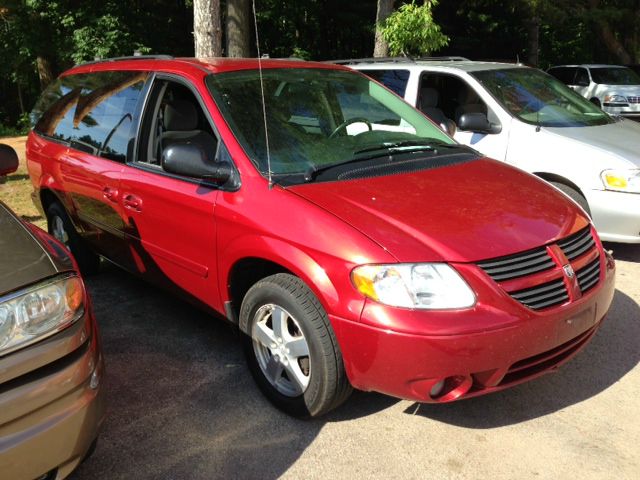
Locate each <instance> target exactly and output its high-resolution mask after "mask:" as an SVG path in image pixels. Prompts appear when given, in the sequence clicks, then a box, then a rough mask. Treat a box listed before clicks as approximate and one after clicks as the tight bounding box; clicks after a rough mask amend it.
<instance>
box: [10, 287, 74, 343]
mask: <svg viewBox="0 0 640 480" xmlns="http://www.w3.org/2000/svg"><path fill="white" fill-rule="evenodd" d="M83 313H84V287H83V285H82V280H80V278H78V277H76V276H69V275H67V276H65V277H58V278H54V279H49V280H48V281H45V282H42V283H39V284H37V285H34V286H32V287H29V288H27V289H25V290H22V291H19V292H16V293H13V294H10V295H7V296H6V297H4V298H0V355H4V354H6V353H9V352H10V351H14V350H17V349H18V348H22V347H25V346H26V345H28V344H31V343H34V342H36V341H38V340H41V339H43V338H45V337H48V336H49V335H52V334H54V333H56V332H58V331H60V330H61V329H63V328H65V327H67V326H68V325H69V324H71V323H73V322H75V321H76V320H77V319H78V318H80V317H81V316H82V314H83Z"/></svg>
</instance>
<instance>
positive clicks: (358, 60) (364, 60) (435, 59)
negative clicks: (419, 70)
mask: <svg viewBox="0 0 640 480" xmlns="http://www.w3.org/2000/svg"><path fill="white" fill-rule="evenodd" d="M416 61H420V62H468V61H469V59H468V58H465V57H457V56H447V57H371V58H349V59H345V60H327V61H326V62H325V63H335V64H337V65H354V64H357V63H415V62H416Z"/></svg>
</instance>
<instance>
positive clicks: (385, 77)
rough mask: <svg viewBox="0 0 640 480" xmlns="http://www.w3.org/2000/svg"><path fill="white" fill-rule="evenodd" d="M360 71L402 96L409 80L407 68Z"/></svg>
mask: <svg viewBox="0 0 640 480" xmlns="http://www.w3.org/2000/svg"><path fill="white" fill-rule="evenodd" d="M361 72H362V73H364V74H365V75H368V76H370V77H371V78H373V79H374V80H375V81H377V82H380V83H381V84H383V85H384V86H385V87H387V88H388V89H389V90H391V91H392V92H395V93H397V94H398V95H400V96H401V97H403V98H404V93H405V92H406V91H407V82H408V81H409V70H361Z"/></svg>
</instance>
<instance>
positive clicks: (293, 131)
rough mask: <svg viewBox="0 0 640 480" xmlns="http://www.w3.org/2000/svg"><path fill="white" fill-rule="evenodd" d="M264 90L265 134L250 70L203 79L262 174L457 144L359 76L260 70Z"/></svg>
mask: <svg viewBox="0 0 640 480" xmlns="http://www.w3.org/2000/svg"><path fill="white" fill-rule="evenodd" d="M263 85H264V98H265V110H266V132H265V114H264V113H263V107H262V91H261V86H260V74H259V72H258V71H257V70H246V71H237V72H228V73H220V74H214V75H210V76H209V77H207V86H208V88H209V90H210V92H211V93H212V96H213V98H214V100H215V101H216V103H217V105H218V107H219V108H220V110H221V112H222V114H223V115H224V117H225V120H226V121H227V122H228V123H229V126H230V127H231V129H232V131H233V133H234V135H235V136H236V138H237V139H238V141H239V142H240V144H241V145H242V146H243V148H244V150H245V152H246V153H247V155H248V156H249V158H250V159H251V160H252V161H253V162H254V164H255V165H256V167H257V168H258V170H259V171H260V172H262V173H263V174H266V173H267V172H268V171H269V172H270V173H272V174H275V175H291V174H303V173H305V172H308V171H310V170H311V171H313V170H318V169H322V168H324V167H326V166H328V165H331V164H337V163H343V162H345V161H349V160H350V159H357V158H358V157H359V156H362V155H370V152H372V151H376V150H377V149H385V148H407V149H410V148H415V147H416V145H422V146H423V147H424V145H425V144H427V143H430V142H431V143H433V142H436V143H438V144H440V145H456V144H455V142H454V141H453V140H452V139H450V138H449V137H447V136H446V135H445V134H444V133H443V132H442V131H440V130H439V129H438V128H437V127H436V126H434V125H433V124H432V123H431V122H429V121H428V120H427V119H426V118H425V117H424V116H423V115H422V114H420V113H419V112H417V111H416V110H414V109H413V108H412V107H410V106H409V105H408V104H406V103H405V102H404V101H402V100H401V99H400V98H398V97H397V96H396V95H394V94H392V93H390V92H389V91H388V90H386V89H385V88H383V87H381V86H380V85H378V84H377V83H375V82H373V81H371V80H370V79H368V78H367V77H365V76H363V75H360V74H358V73H354V72H346V71H335V70H328V69H295V70H293V69H266V70H264V71H263ZM268 160H269V161H270V165H268ZM269 167H270V170H269Z"/></svg>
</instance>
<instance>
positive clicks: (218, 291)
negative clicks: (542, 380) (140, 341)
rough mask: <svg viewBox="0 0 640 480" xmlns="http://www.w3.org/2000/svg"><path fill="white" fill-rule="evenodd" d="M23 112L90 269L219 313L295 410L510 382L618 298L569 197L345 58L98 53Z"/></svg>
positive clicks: (555, 358)
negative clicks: (127, 274) (138, 281)
mask: <svg viewBox="0 0 640 480" xmlns="http://www.w3.org/2000/svg"><path fill="white" fill-rule="evenodd" d="M32 121H33V130H32V132H31V133H30V135H29V140H28V143H27V158H28V167H29V172H30V175H31V179H32V182H33V186H34V188H35V191H34V200H35V201H36V203H37V204H38V205H41V207H42V209H43V211H44V212H45V213H46V216H47V219H48V224H49V230H50V231H51V233H53V234H54V235H55V236H56V237H57V238H58V239H59V240H61V241H62V242H64V243H65V244H66V245H68V246H69V248H70V249H71V251H72V252H73V253H74V254H75V256H76V258H77V259H78V261H79V263H80V265H81V267H82V268H83V269H84V270H85V272H91V271H93V270H96V269H97V267H98V265H99V256H102V257H104V258H106V259H108V260H109V261H111V262H113V263H115V264H117V265H120V266H121V267H123V268H125V269H127V270H129V271H131V272H133V273H135V274H137V275H140V276H141V277H143V278H145V279H148V280H149V281H151V282H154V283H156V284H158V285H161V286H163V287H165V288H168V289H170V290H171V291H174V292H179V293H181V294H182V295H184V296H186V297H187V298H188V299H189V300H191V301H193V302H196V303H198V304H200V305H202V306H203V307H205V308H208V309H210V310H212V311H215V312H218V313H220V314H223V315H224V316H225V317H226V318H227V319H228V320H229V321H230V322H232V323H234V324H236V325H237V326H238V328H239V329H240V331H241V332H242V333H243V344H244V349H245V353H246V357H247V362H248V365H249V368H250V370H251V372H252V374H253V376H254V377H255V379H256V381H257V383H258V385H259V386H260V388H261V389H262V390H263V392H264V393H265V394H266V396H267V397H268V398H269V399H270V400H271V401H272V402H273V403H274V404H275V405H276V406H277V407H279V408H280V409H282V410H284V411H286V412H287V413H289V414H292V415H295V416H300V417H309V416H318V415H321V414H323V413H326V412H328V411H329V410H331V409H333V408H335V407H336V406H338V405H339V404H340V403H341V402H343V401H344V400H345V399H346V398H347V397H348V395H349V393H350V391H351V389H352V387H355V388H358V389H362V390H369V391H370V390H372V391H377V392H383V393H386V394H389V395H394V396H397V397H401V398H405V399H411V400H415V401H418V402H432V403H436V402H448V401H452V400H456V399H462V398H468V397H473V396H476V395H481V394H484V393H489V392H493V391H497V390H501V389H503V388H506V387H509V386H512V385H515V384H518V383H520V382H523V381H526V380H528V379H531V378H534V377H536V376H539V375H541V374H543V373H546V372H549V371H552V370H555V369H556V367H557V366H558V365H560V364H562V363H564V362H565V361H567V360H568V359H570V358H571V357H573V356H574V355H575V354H576V353H577V352H578V351H579V350H580V349H581V348H582V347H584V346H585V344H587V343H588V342H589V340H590V339H591V338H592V336H593V335H594V333H595V331H596V330H597V329H598V327H599V325H600V322H601V321H602V319H603V318H604V316H605V314H606V312H607V310H608V308H609V306H610V304H611V300H612V298H613V293H614V270H615V266H614V262H613V259H612V258H611V257H610V256H609V255H608V254H607V253H606V252H605V251H604V250H603V248H602V245H601V243H600V240H599V239H598V236H597V234H596V232H595V231H594V229H593V227H592V225H591V222H590V220H589V217H588V216H587V214H586V213H585V212H584V211H583V210H581V209H580V208H579V207H578V206H577V205H576V204H575V203H573V202H572V201H571V200H570V199H569V198H567V197H566V196H565V195H563V194H562V193H560V192H559V191H557V190H555V189H554V188H552V187H549V186H548V185H546V184H545V183H544V182H543V181H542V180H539V179H537V178H536V177H534V176H532V175H530V174H527V173H525V172H522V171H520V170H517V169H515V168H512V167H509V166H507V165H504V164H502V163H500V162H496V161H493V160H490V159H487V158H484V157H482V155H480V154H479V153H478V152H476V151H475V150H473V149H470V148H469V147H465V146H462V145H459V144H457V143H455V142H454V141H453V140H452V139H451V138H449V137H448V136H446V135H445V134H444V133H443V132H442V131H441V130H440V129H439V128H438V127H437V126H436V125H434V124H433V123H431V122H430V121H429V120H428V119H427V118H426V117H424V116H423V115H422V114H421V113H420V112H418V111H416V110H414V109H413V108H412V107H410V106H409V105H408V104H407V103H405V102H404V101H403V100H402V99H400V98H399V97H397V96H396V95H395V94H393V93H391V92H390V91H389V90H387V89H386V88H384V87H383V86H381V85H380V84H378V83H376V82H375V81H373V80H370V79H368V78H366V77H365V76H363V75H361V74H359V73H357V72H354V71H351V70H348V69H347V68H344V67H339V66H335V65H328V64H319V63H311V62H299V61H284V60H262V61H261V60H246V59H209V60H194V59H173V58H170V57H152V58H150V57H134V58H128V59H118V60H107V61H102V62H97V63H90V64H85V65H81V66H77V67H75V68H73V69H71V70H69V71H67V72H65V73H64V74H63V75H62V76H61V77H60V78H59V79H58V80H56V81H55V82H54V83H53V84H52V85H51V86H50V87H49V88H48V89H47V90H46V91H45V92H44V94H43V96H42V97H41V99H40V100H39V102H38V104H37V105H36V107H35V109H34V111H33V114H32ZM558 161H562V159H558ZM176 321H177V322H178V321H180V319H179V318H177V319H176ZM594 368H597V366H596V365H594Z"/></svg>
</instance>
